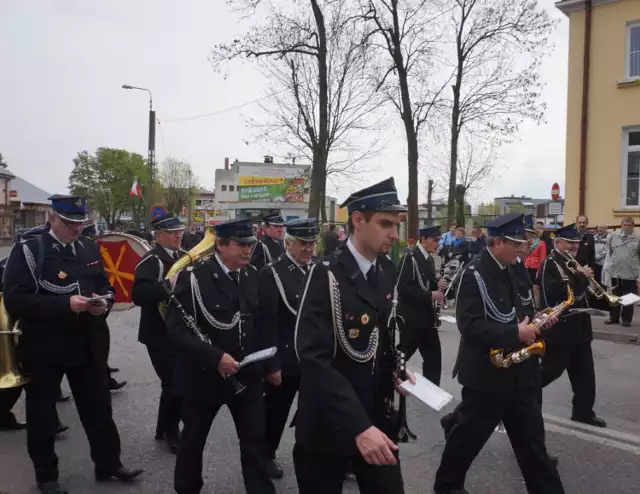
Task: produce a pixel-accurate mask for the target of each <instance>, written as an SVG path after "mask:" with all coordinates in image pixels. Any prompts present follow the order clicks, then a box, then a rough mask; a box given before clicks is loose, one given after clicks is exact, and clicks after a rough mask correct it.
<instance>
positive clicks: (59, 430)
mask: <svg viewBox="0 0 640 494" xmlns="http://www.w3.org/2000/svg"><path fill="white" fill-rule="evenodd" d="M67 430H69V426H66V425H64V424H59V425H58V427H56V434H62V433H63V432H64V431H67Z"/></svg>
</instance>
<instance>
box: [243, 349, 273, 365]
mask: <svg viewBox="0 0 640 494" xmlns="http://www.w3.org/2000/svg"><path fill="white" fill-rule="evenodd" d="M277 351H278V349H277V348H276V347H274V346H272V347H271V348H265V349H264V350H259V351H257V352H253V353H250V354H249V355H247V356H246V357H245V358H244V359H243V360H242V362H240V368H241V369H242V368H243V367H244V366H245V365H249V364H253V363H254V362H260V361H261V360H267V359H268V358H271V357H273V356H274V355H275V354H276V352H277Z"/></svg>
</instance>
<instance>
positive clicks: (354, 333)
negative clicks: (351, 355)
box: [349, 328, 360, 340]
mask: <svg viewBox="0 0 640 494" xmlns="http://www.w3.org/2000/svg"><path fill="white" fill-rule="evenodd" d="M358 336H360V330H359V329H358V328H351V329H350V330H349V339H351V340H355V339H356V338H357V337H358Z"/></svg>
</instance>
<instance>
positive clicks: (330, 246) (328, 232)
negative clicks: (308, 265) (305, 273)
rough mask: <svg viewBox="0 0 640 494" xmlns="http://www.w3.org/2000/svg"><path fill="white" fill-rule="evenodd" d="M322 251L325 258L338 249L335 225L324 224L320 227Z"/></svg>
mask: <svg viewBox="0 0 640 494" xmlns="http://www.w3.org/2000/svg"><path fill="white" fill-rule="evenodd" d="M322 230H323V231H322V235H321V242H322V249H323V253H324V255H325V256H328V255H329V254H333V253H334V252H335V250H336V249H337V248H338V244H340V238H339V237H338V234H337V233H336V225H329V224H328V223H325V224H324V225H322Z"/></svg>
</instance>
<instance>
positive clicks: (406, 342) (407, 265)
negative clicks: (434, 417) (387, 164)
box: [398, 226, 446, 386]
mask: <svg viewBox="0 0 640 494" xmlns="http://www.w3.org/2000/svg"><path fill="white" fill-rule="evenodd" d="M418 235H419V236H420V242H419V243H418V245H417V247H415V248H413V249H411V250H410V251H408V252H407V253H406V254H405V255H404V257H403V258H402V261H401V262H400V269H399V273H398V315H400V317H401V318H402V319H401V320H402V321H404V324H403V326H402V332H401V342H402V347H403V350H404V353H405V355H406V359H407V360H409V359H410V358H411V356H412V355H413V354H414V353H415V352H416V349H419V350H420V355H422V375H423V376H424V377H426V378H427V379H428V380H429V381H431V382H432V383H434V384H435V385H437V386H439V385H440V375H441V373H442V348H441V346H440V337H439V336H438V327H439V326H440V321H439V320H436V311H435V304H438V303H441V302H442V301H443V300H444V296H443V292H444V290H445V289H446V281H445V280H440V281H437V280H436V267H435V263H434V261H433V256H434V254H435V253H436V251H437V250H438V246H439V242H440V227H438V226H427V227H424V228H421V229H420V230H418Z"/></svg>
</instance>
